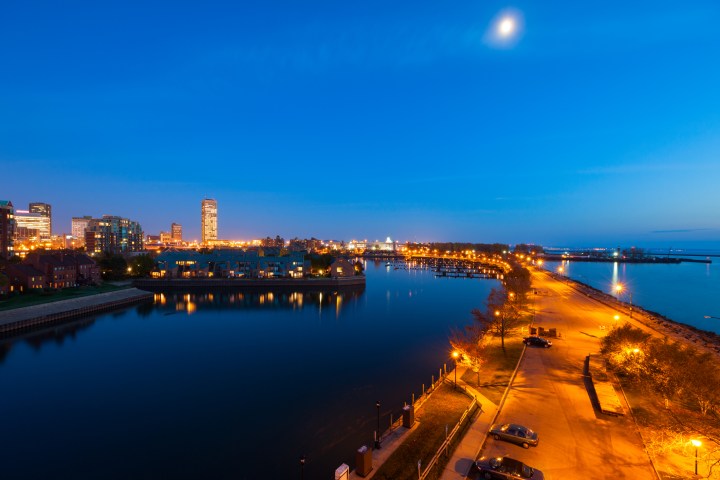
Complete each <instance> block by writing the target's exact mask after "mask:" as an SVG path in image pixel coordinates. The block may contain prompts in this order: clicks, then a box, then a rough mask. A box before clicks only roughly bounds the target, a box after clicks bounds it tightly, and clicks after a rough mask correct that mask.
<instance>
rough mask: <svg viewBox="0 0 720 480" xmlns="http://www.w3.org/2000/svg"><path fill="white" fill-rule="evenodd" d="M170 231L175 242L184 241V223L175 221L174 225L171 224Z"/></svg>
mask: <svg viewBox="0 0 720 480" xmlns="http://www.w3.org/2000/svg"><path fill="white" fill-rule="evenodd" d="M170 231H171V232H172V240H173V242H176V243H180V242H182V225H180V224H179V223H173V224H172V225H170Z"/></svg>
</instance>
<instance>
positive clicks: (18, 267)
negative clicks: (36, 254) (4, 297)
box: [5, 263, 45, 292]
mask: <svg viewBox="0 0 720 480" xmlns="http://www.w3.org/2000/svg"><path fill="white" fill-rule="evenodd" d="M5 273H6V275H7V277H8V282H9V283H10V291H11V292H25V291H30V290H42V289H43V288H45V274H44V273H43V272H41V271H40V270H38V269H37V268H35V267H34V266H33V265H29V264H24V263H19V264H9V265H8V266H7V269H6V270H5Z"/></svg>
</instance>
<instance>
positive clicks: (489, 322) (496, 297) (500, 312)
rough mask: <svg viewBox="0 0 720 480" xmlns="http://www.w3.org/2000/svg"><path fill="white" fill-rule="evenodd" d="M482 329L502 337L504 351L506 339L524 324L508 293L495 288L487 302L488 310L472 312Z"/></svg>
mask: <svg viewBox="0 0 720 480" xmlns="http://www.w3.org/2000/svg"><path fill="white" fill-rule="evenodd" d="M470 313H472V315H473V317H474V318H475V321H476V322H478V324H479V325H480V328H481V329H483V330H486V331H488V332H492V333H494V334H495V335H497V336H499V337H500V342H501V344H502V348H503V350H504V349H505V337H506V336H508V335H510V334H511V333H512V332H514V331H515V329H516V328H517V327H518V326H520V324H521V323H522V317H521V315H520V311H519V310H518V308H517V307H516V305H514V304H513V303H511V302H508V299H507V292H505V291H504V290H498V289H496V288H493V289H492V290H490V294H489V295H488V298H487V301H486V309H485V311H484V312H483V311H482V310H480V309H477V308H476V309H474V310H473V311H471V312H470Z"/></svg>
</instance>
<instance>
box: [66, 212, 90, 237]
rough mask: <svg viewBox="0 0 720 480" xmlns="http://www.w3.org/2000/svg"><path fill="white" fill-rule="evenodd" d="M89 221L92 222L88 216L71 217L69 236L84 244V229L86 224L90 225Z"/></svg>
mask: <svg viewBox="0 0 720 480" xmlns="http://www.w3.org/2000/svg"><path fill="white" fill-rule="evenodd" d="M90 220H92V217H91V216H90V215H86V216H84V217H73V218H72V225H71V227H70V235H72V236H73V237H75V238H77V239H79V240H80V242H82V243H85V229H86V228H87V226H88V223H90Z"/></svg>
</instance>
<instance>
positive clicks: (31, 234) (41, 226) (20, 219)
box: [15, 210, 50, 241]
mask: <svg viewBox="0 0 720 480" xmlns="http://www.w3.org/2000/svg"><path fill="white" fill-rule="evenodd" d="M15 224H16V226H17V231H16V232H15V234H16V238H17V236H18V235H19V236H20V237H21V238H20V239H22V240H36V241H40V240H50V217H46V216H44V215H42V214H40V213H31V212H30V211H29V210H16V211H15Z"/></svg>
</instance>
